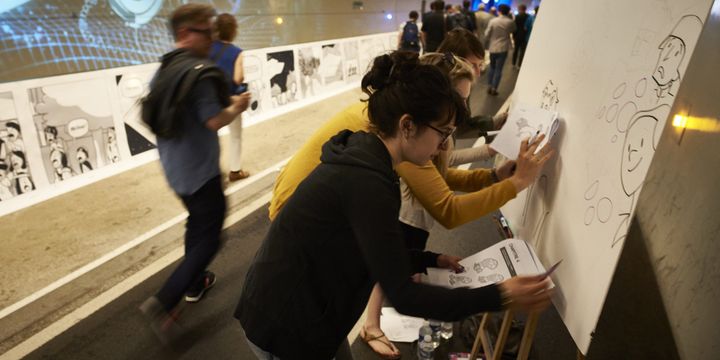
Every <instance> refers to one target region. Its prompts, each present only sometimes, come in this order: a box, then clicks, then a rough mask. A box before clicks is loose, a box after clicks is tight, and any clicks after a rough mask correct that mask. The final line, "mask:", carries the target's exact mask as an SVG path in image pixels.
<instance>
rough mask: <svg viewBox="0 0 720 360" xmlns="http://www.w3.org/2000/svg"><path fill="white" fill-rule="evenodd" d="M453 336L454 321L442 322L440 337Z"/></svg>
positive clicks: (448, 337)
mask: <svg viewBox="0 0 720 360" xmlns="http://www.w3.org/2000/svg"><path fill="white" fill-rule="evenodd" d="M452 336H453V323H451V322H446V321H443V322H442V323H440V337H442V338H443V339H445V340H448V339H450V338H451V337H452Z"/></svg>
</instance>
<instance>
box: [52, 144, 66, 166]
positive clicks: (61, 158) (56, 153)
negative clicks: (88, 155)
mask: <svg viewBox="0 0 720 360" xmlns="http://www.w3.org/2000/svg"><path fill="white" fill-rule="evenodd" d="M50 163H51V164H52V166H53V167H54V168H55V169H62V168H64V167H65V164H66V163H67V159H66V158H65V154H64V153H63V152H62V151H60V150H57V149H53V150H52V151H50Z"/></svg>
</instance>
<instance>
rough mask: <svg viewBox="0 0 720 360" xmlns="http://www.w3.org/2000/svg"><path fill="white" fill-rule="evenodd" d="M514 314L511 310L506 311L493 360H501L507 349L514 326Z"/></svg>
mask: <svg viewBox="0 0 720 360" xmlns="http://www.w3.org/2000/svg"><path fill="white" fill-rule="evenodd" d="M512 319H513V312H512V311H510V310H506V311H505V316H503V322H502V325H501V326H500V333H499V334H498V338H497V341H496V342H495V348H494V349H493V356H492V360H500V358H502V354H503V349H504V348H505V342H506V341H507V337H508V334H509V333H510V325H512Z"/></svg>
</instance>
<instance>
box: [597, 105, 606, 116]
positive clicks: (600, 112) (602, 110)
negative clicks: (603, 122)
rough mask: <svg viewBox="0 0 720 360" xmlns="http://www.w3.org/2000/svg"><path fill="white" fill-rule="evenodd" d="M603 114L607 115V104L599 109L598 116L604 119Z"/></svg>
mask: <svg viewBox="0 0 720 360" xmlns="http://www.w3.org/2000/svg"><path fill="white" fill-rule="evenodd" d="M603 115H605V105H603V106H602V107H601V108H600V110H598V113H597V118H598V119H602V117H603Z"/></svg>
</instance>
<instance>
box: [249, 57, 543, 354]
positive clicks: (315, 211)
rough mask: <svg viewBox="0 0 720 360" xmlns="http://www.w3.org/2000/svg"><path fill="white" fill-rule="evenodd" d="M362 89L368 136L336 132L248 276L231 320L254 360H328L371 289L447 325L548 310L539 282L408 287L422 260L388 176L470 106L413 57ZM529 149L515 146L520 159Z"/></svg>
mask: <svg viewBox="0 0 720 360" xmlns="http://www.w3.org/2000/svg"><path fill="white" fill-rule="evenodd" d="M362 88H363V91H364V92H365V93H366V94H368V96H369V100H368V117H369V120H370V132H369V133H368V132H364V131H358V132H352V131H350V130H343V131H341V132H339V133H338V134H337V135H335V136H334V137H332V138H331V139H330V141H328V142H327V143H325V145H323V151H322V155H321V164H320V165H318V166H317V167H316V168H315V170H313V171H312V172H311V173H310V174H309V175H308V176H307V178H305V179H304V181H303V182H302V183H301V184H300V186H299V187H297V190H296V191H295V193H294V194H293V196H292V197H290V199H289V201H288V202H287V203H286V204H285V206H284V207H283V208H282V210H281V211H280V212H279V213H278V214H277V217H276V218H275V220H274V221H273V222H272V224H271V226H270V230H269V232H268V235H267V236H266V238H265V240H264V242H263V244H262V245H261V247H260V249H259V250H258V252H257V255H256V256H255V258H254V260H253V263H252V265H251V267H250V270H249V271H248V274H247V277H246V281H245V284H244V287H243V291H242V295H241V298H240V302H239V304H238V307H237V309H236V312H235V317H236V318H238V319H239V320H240V323H241V325H242V328H243V330H244V332H245V336H246V338H247V340H248V343H249V344H250V347H251V349H252V350H253V351H254V352H255V353H256V355H257V356H258V358H260V359H275V358H299V357H301V358H308V359H330V358H332V357H333V356H335V354H336V353H337V352H338V349H339V348H340V346H341V344H343V343H344V344H347V334H348V332H349V331H350V330H351V329H352V327H353V325H354V324H355V323H356V322H357V320H358V318H359V316H360V315H361V314H362V312H363V309H364V308H365V305H366V303H367V300H368V296H369V295H370V292H371V289H372V288H373V285H374V283H375V282H379V283H380V286H381V287H382V289H383V290H384V292H385V294H386V295H387V297H388V299H389V300H390V302H391V303H392V304H393V306H394V307H395V308H396V309H397V310H398V311H399V312H400V313H404V314H407V315H411V316H421V317H429V318H433V319H438V320H445V321H454V320H458V319H461V318H464V317H466V316H469V315H472V314H476V313H478V312H483V311H497V310H500V309H502V308H507V307H509V308H512V309H515V310H520V311H541V310H543V309H545V308H546V307H547V306H548V305H549V302H550V295H551V294H552V290H550V289H548V285H549V281H548V280H547V279H545V278H544V277H543V276H527V277H525V276H520V277H513V278H511V279H508V280H506V281H504V282H502V283H499V284H494V285H489V286H486V287H482V288H477V289H467V288H463V289H446V288H443V287H438V286H432V285H427V284H419V283H414V282H413V281H412V280H411V278H410V275H411V274H412V271H413V270H414V269H415V267H414V264H416V262H414V261H413V260H417V259H413V258H411V257H410V255H409V254H408V251H407V248H406V247H405V245H404V241H403V236H402V230H401V228H400V225H399V222H398V213H399V208H400V191H399V187H398V182H397V181H398V180H397V175H396V174H395V171H394V168H395V167H396V166H397V165H399V164H400V163H402V162H410V163H412V164H415V165H425V164H427V163H428V162H429V161H430V159H431V158H432V157H434V156H435V155H437V154H438V153H439V152H440V151H441V150H442V149H443V148H444V147H445V146H446V144H447V141H448V138H449V137H450V135H451V134H452V131H453V130H454V127H455V119H456V118H462V117H463V116H464V112H465V104H464V103H463V101H462V99H461V98H460V96H459V95H458V94H457V93H456V92H455V91H454V89H453V88H452V84H451V82H450V80H449V79H448V78H447V76H446V75H444V74H443V73H442V72H441V71H440V70H439V69H437V68H436V67H434V66H430V65H422V64H419V63H418V59H417V54H414V53H409V52H395V53H392V54H386V55H382V56H379V57H377V58H376V59H375V60H374V62H373V66H372V69H371V70H370V71H369V72H368V74H366V75H365V76H364V77H363V80H362ZM390 104H393V105H394V106H389V105H390ZM536 149H537V144H533V145H528V142H527V141H525V142H524V143H523V145H522V152H523V154H534V152H535V150H536ZM550 155H551V154H550V153H548V152H546V151H543V150H541V151H540V153H539V154H537V155H531V158H528V159H526V160H527V161H530V162H536V163H538V164H540V163H544V162H545V161H547V158H549V156H550Z"/></svg>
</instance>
